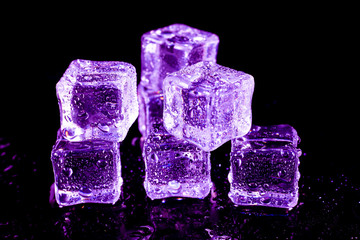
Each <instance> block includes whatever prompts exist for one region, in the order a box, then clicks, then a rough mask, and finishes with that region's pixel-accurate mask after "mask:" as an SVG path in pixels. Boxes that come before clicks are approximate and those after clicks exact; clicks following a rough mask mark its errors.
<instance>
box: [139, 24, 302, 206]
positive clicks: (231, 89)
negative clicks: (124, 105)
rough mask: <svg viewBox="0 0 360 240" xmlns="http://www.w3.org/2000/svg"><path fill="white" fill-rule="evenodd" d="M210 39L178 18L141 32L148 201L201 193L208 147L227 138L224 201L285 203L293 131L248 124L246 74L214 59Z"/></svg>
mask: <svg viewBox="0 0 360 240" xmlns="http://www.w3.org/2000/svg"><path fill="white" fill-rule="evenodd" d="M218 44H219V38H218V37H217V36H216V35H215V34H212V33H209V32H205V31H202V30H198V29H195V28H192V27H189V26H186V25H183V24H173V25H170V26H167V27H164V28H160V29H157V30H153V31H150V32H148V33H145V34H144V35H143V36H142V39H141V82H140V85H139V86H138V98H139V103H140V115H139V130H140V132H141V134H142V135H143V147H142V155H143V158H144V161H145V167H146V176H145V181H144V187H145V190H146V193H147V195H148V196H149V197H150V198H151V199H158V198H166V197H193V198H204V197H206V196H207V195H208V193H209V192H210V189H211V187H212V182H211V175H210V170H211V164H210V159H209V158H210V152H211V151H213V150H215V149H217V148H218V147H220V146H221V145H223V144H224V143H225V142H227V141H229V140H231V141H232V152H231V169H230V174H229V180H230V183H231V189H230V193H229V197H230V199H231V200H232V201H233V202H234V203H235V204H236V205H261V206H271V207H279V208H287V209H291V208H292V207H294V206H295V205H296V203H297V199H298V197H297V196H298V187H297V183H298V180H299V171H298V165H299V160H298V158H299V156H300V154H301V151H300V150H298V149H296V147H297V142H298V141H299V137H298V136H297V133H296V131H295V129H293V128H292V127H291V126H288V125H278V126H269V127H266V126H264V127H256V126H253V127H252V112H251V101H252V95H253V92H254V78H253V77H252V76H251V75H249V74H246V73H244V72H241V71H237V70H234V69H230V68H228V67H224V66H221V65H219V64H217V63H216V55H217V48H218ZM255 132H258V134H255ZM254 134H255V135H256V136H257V137H258V139H256V140H254V139H253V138H254ZM261 134H265V135H264V136H262V135H261ZM255 138H256V137H255ZM249 139H251V140H249ZM236 146H241V147H236Z"/></svg>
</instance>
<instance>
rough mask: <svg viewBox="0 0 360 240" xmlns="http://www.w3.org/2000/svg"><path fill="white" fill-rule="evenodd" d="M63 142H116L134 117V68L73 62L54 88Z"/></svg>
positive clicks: (89, 62) (90, 62)
mask: <svg viewBox="0 0 360 240" xmlns="http://www.w3.org/2000/svg"><path fill="white" fill-rule="evenodd" d="M56 92H57V97H58V101H59V107H60V119H61V133H62V135H63V137H64V138H65V139H66V140H69V141H83V140H90V139H102V140H107V141H116V142H120V141H122V140H124V138H125V136H126V134H127V132H128V130H129V128H130V126H131V125H132V124H133V122H134V121H135V120H136V118H137V116H138V102H137V97H136V72H135V68H134V67H133V66H132V65H131V64H129V63H125V62H114V61H108V62H105V61H104V62H101V61H89V60H80V59H78V60H74V61H73V62H71V64H70V66H69V67H68V69H67V70H66V72H65V73H64V75H63V77H62V78H61V79H60V81H59V82H58V83H57V85H56Z"/></svg>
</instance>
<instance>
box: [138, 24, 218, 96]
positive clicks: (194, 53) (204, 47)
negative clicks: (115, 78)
mask: <svg viewBox="0 0 360 240" xmlns="http://www.w3.org/2000/svg"><path fill="white" fill-rule="evenodd" d="M218 44H219V38H218V36H216V35H215V34H213V33H210V32H206V31H202V30H199V29H196V28H192V27H189V26H186V25H184V24H173V25H170V26H166V27H163V28H159V29H156V30H152V31H150V32H147V33H145V34H144V35H143V36H142V38H141V84H143V85H144V86H146V87H148V88H151V89H153V90H155V91H157V90H161V89H162V85H163V80H164V78H165V77H166V76H167V74H169V73H172V72H175V71H178V70H180V69H181V68H183V67H185V66H188V65H192V64H194V63H197V62H200V61H212V62H215V61H216V54H217V47H218Z"/></svg>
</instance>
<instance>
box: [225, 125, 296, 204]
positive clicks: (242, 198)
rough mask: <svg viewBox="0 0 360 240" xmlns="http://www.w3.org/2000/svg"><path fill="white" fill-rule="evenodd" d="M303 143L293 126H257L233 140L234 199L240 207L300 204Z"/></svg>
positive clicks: (231, 178) (231, 174)
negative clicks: (299, 146) (299, 144)
mask: <svg viewBox="0 0 360 240" xmlns="http://www.w3.org/2000/svg"><path fill="white" fill-rule="evenodd" d="M299 142H300V138H299V136H298V135H297V132H296V130H295V129H294V128H293V127H291V126H289V125H273V126H253V127H252V129H251V131H250V132H249V133H248V134H247V135H245V136H244V137H241V138H237V139H233V140H232V141H231V144H232V149H231V155H230V156H231V157H230V173H229V176H228V178H229V182H230V193H229V197H230V199H231V200H232V201H233V202H234V203H235V204H237V205H258V206H268V207H277V208H287V209H291V208H293V207H294V206H295V205H296V204H297V202H298V189H299V187H298V181H299V178H300V173H299V168H298V167H299V164H300V161H299V157H300V155H301V150H300V149H298V148H297V145H298V143H299Z"/></svg>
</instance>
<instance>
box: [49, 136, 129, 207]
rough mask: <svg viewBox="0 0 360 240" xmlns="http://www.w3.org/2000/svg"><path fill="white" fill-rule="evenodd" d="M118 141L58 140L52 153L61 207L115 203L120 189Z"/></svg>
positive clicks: (56, 188) (57, 195)
mask: <svg viewBox="0 0 360 240" xmlns="http://www.w3.org/2000/svg"><path fill="white" fill-rule="evenodd" d="M119 145H120V144H119V143H116V142H109V141H103V140H92V141H82V142H69V141H66V140H64V139H58V141H57V142H56V144H55V145H54V146H53V149H52V152H51V160H52V164H53V170H54V175H55V197H56V201H57V202H58V204H59V205H60V206H69V205H74V204H81V203H113V204H114V203H115V202H116V201H117V200H118V199H119V197H120V192H121V185H122V183H123V180H122V178H121V163H120V150H119Z"/></svg>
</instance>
